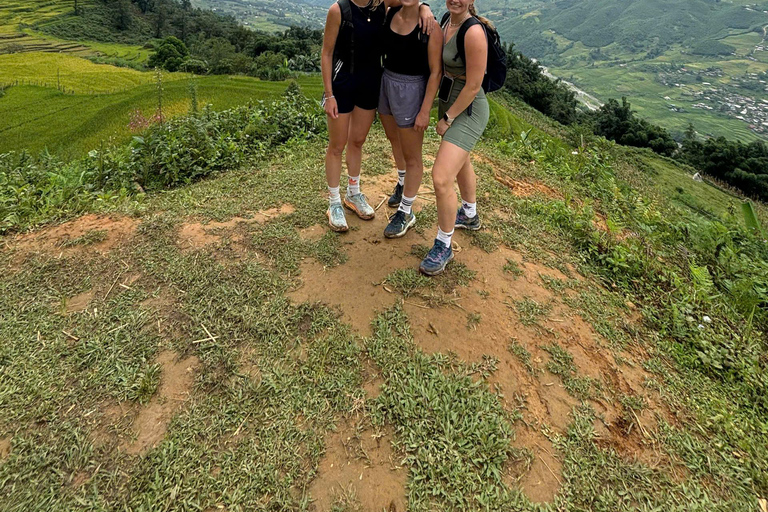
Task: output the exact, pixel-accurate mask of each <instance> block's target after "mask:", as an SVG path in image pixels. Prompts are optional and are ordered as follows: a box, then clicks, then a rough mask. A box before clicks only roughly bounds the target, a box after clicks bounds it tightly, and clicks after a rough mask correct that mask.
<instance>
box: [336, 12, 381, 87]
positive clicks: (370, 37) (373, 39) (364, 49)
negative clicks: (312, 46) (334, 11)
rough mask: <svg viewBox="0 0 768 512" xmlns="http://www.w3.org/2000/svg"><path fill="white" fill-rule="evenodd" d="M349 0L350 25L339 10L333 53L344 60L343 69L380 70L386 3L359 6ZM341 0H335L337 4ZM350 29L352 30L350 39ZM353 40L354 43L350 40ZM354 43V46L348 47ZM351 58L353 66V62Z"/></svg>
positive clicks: (355, 71) (356, 71) (356, 70)
mask: <svg viewBox="0 0 768 512" xmlns="http://www.w3.org/2000/svg"><path fill="white" fill-rule="evenodd" d="M341 1H346V2H349V7H350V11H351V13H352V20H351V21H352V26H353V27H354V28H352V29H350V27H349V25H348V23H345V22H348V21H349V20H347V19H346V18H345V16H344V9H343V8H342V10H341V18H342V27H341V30H340V32H339V37H338V38H337V40H336V46H337V48H336V50H335V51H334V53H335V54H336V55H338V57H339V58H340V59H341V60H342V61H344V66H343V68H342V69H343V70H344V71H349V72H351V71H354V73H358V72H361V71H362V72H369V71H372V70H377V71H379V72H381V34H382V31H383V30H384V22H385V21H386V6H385V5H384V2H381V3H380V4H378V5H377V6H376V7H374V8H371V6H370V4H369V5H367V6H365V7H359V6H358V5H356V4H355V3H354V2H353V1H352V0H341ZM341 1H340V2H339V3H340V4H341ZM352 32H354V39H353V35H352ZM353 40H354V43H352V41H353ZM352 46H354V48H352ZM353 62H354V66H353Z"/></svg>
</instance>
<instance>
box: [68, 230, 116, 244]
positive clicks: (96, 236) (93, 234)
mask: <svg viewBox="0 0 768 512" xmlns="http://www.w3.org/2000/svg"><path fill="white" fill-rule="evenodd" d="M108 234H109V231H107V230H106V229H92V230H90V231H88V232H86V233H84V234H83V235H80V236H78V237H75V238H72V239H71V240H67V241H65V242H63V243H62V244H61V246H62V247H75V246H76V245H91V244H97V243H99V242H103V241H104V240H106V239H107V235H108Z"/></svg>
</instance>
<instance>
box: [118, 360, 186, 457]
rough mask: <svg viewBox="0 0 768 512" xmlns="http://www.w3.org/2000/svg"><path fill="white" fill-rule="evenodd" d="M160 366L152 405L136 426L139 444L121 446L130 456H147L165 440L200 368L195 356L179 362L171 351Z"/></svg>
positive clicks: (143, 409) (137, 442) (141, 410)
mask: <svg viewBox="0 0 768 512" xmlns="http://www.w3.org/2000/svg"><path fill="white" fill-rule="evenodd" d="M157 362H158V363H159V364H160V365H162V375H161V377H160V387H159V389H158V390H157V393H156V394H155V396H153V397H152V400H151V401H150V402H149V404H147V406H146V407H143V408H141V409H140V410H139V413H138V415H137V416H136V419H135V420H134V422H133V431H134V432H135V433H136V436H137V438H136V440H135V441H134V442H132V443H130V444H123V445H122V446H121V449H123V450H125V451H126V452H127V453H129V454H131V455H136V454H143V453H146V452H147V451H149V450H150V449H152V448H154V447H155V446H156V445H157V444H158V443H159V442H160V441H162V440H163V437H165V432H166V430H167V429H168V424H169V423H170V422H171V419H172V418H173V416H174V414H176V412H177V411H178V410H179V409H180V408H181V406H182V405H184V402H186V400H187V399H188V398H189V394H190V391H191V389H192V384H193V382H194V373H193V372H194V368H195V366H197V365H198V364H199V360H198V359H197V357H194V356H191V357H188V358H186V359H183V360H181V361H177V360H176V354H175V353H174V352H170V351H165V352H161V353H160V354H159V355H158V357H157Z"/></svg>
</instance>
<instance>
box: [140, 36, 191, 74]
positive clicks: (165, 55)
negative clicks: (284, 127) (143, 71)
mask: <svg viewBox="0 0 768 512" xmlns="http://www.w3.org/2000/svg"><path fill="white" fill-rule="evenodd" d="M187 58H189V50H188V49H187V45H185V44H184V42H183V41H181V40H180V39H178V38H176V37H173V36H170V37H167V38H165V39H164V40H163V41H162V42H161V43H160V45H159V46H158V48H157V50H156V51H155V53H153V54H152V55H151V56H150V57H149V61H148V62H147V64H148V65H149V66H150V67H157V68H163V69H167V70H168V71H178V70H179V68H180V67H181V65H182V64H183V63H184V61H185V60H186V59H187Z"/></svg>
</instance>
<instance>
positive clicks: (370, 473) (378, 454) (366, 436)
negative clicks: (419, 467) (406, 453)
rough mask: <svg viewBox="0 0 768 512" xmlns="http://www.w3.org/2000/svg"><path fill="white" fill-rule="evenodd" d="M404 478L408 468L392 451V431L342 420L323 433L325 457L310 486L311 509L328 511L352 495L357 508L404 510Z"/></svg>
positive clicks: (318, 511) (388, 511)
mask: <svg viewBox="0 0 768 512" xmlns="http://www.w3.org/2000/svg"><path fill="white" fill-rule="evenodd" d="M406 477H407V470H406V469H404V468H402V467H401V466H400V461H399V457H398V454H397V453H395V452H394V451H393V450H392V435H391V433H377V432H375V431H374V430H372V429H370V428H368V429H363V428H358V427H357V425H355V424H354V423H353V422H344V423H343V424H342V425H341V426H340V428H339V429H338V430H337V431H336V432H333V433H330V434H329V435H328V436H326V440H325V456H324V457H323V459H322V461H321V462H320V467H319V468H318V472H317V477H315V479H314V480H313V481H312V486H311V487H310V494H311V495H312V497H313V499H314V502H313V504H312V507H310V510H314V511H317V512H322V511H328V510H331V509H332V508H333V505H334V504H336V503H338V502H339V501H343V500H345V499H347V500H351V499H353V498H354V499H355V500H357V503H359V505H360V507H361V509H360V510H365V511H369V510H370V511H375V510H386V511H387V512H404V511H405V510H406V500H405V484H406Z"/></svg>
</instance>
